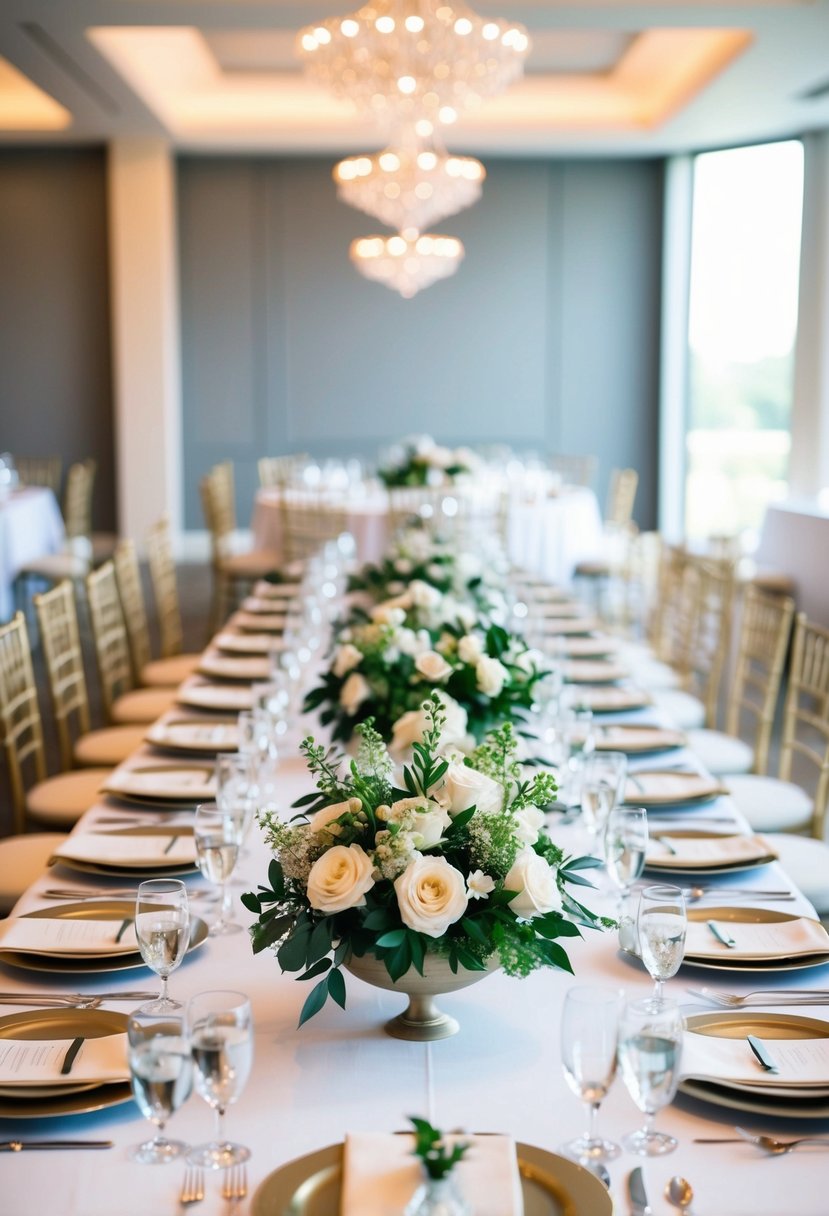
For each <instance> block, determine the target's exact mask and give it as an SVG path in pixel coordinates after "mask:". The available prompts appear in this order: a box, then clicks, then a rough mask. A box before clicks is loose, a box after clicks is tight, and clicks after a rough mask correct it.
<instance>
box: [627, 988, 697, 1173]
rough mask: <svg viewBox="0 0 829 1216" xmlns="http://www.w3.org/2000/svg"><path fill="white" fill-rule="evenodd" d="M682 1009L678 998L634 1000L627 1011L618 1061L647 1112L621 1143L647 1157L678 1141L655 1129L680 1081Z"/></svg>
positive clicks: (632, 1093)
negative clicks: (655, 1003)
mask: <svg viewBox="0 0 829 1216" xmlns="http://www.w3.org/2000/svg"><path fill="white" fill-rule="evenodd" d="M683 1029H684V1025H683V1021H682V1015H681V1014H680V1012H679V1007H678V1006H677V1004H676V1002H675V1001H667V1000H666V1001H662V1002H661V1003H660V1005H659V1006H658V1008H654V1006H653V1003H652V1002H651V1001H632V1002H631V1003H630V1004H628V1005H626V1006H625V1008H624V1010H623V1012H622V1023H621V1028H620V1031H619V1067H620V1069H621V1071H622V1079H623V1081H624V1083H625V1085H626V1086H627V1088H628V1092H629V1094H630V1096H631V1097H632V1098H633V1100H634V1102H635V1103H636V1105H637V1106H638V1107H639V1109H640V1110H641V1111H642V1113H643V1114H644V1116H645V1123H644V1126H643V1127H642V1128H641V1129H640V1130H639V1131H636V1132H632V1133H631V1134H630V1135H629V1136H625V1137H624V1139H623V1140H622V1144H623V1145H624V1146H625V1148H626V1149H628V1151H629V1152H632V1153H638V1154H639V1155H640V1156H642V1157H658V1156H660V1155H661V1154H662V1153H670V1152H673V1150H674V1149H675V1148H676V1146H677V1141H676V1138H675V1137H674V1136H668V1135H666V1134H665V1132H656V1131H654V1130H653V1121H654V1117H655V1115H656V1112H657V1111H658V1110H661V1109H662V1107H663V1106H667V1104H668V1103H669V1102H670V1101H671V1099H672V1098H673V1096H674V1094H675V1093H676V1087H677V1082H678V1081H679V1061H680V1057H681V1055H682V1034H683Z"/></svg>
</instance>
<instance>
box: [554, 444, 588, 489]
mask: <svg viewBox="0 0 829 1216" xmlns="http://www.w3.org/2000/svg"><path fill="white" fill-rule="evenodd" d="M598 463H599V462H598V460H597V458H596V457H595V456H592V455H591V456H569V455H567V454H566V453H563V452H556V453H554V455H552V456H551V457H550V460H549V464H550V469H551V470H552V472H553V473H558V474H559V476H560V477H561V480H562V482H563V483H564V485H567V486H586V487H588V488H589V487H590V486H592V485H593V482H594V480H595V477H596V468H597V466H598Z"/></svg>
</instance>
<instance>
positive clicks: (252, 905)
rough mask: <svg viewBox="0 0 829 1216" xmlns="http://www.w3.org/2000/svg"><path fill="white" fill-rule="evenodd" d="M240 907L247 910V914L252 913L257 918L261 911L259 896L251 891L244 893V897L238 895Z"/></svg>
mask: <svg viewBox="0 0 829 1216" xmlns="http://www.w3.org/2000/svg"><path fill="white" fill-rule="evenodd" d="M239 898H240V899H241V901H242V906H243V907H245V908H247V910H248V912H254V913H255V914H256V915H257V916H258V915H259V913H260V912H261V911H262V904H261V903H260V902H259V896H258V895H255V894H254V893H253V891H245V893H244V895H240V896H239Z"/></svg>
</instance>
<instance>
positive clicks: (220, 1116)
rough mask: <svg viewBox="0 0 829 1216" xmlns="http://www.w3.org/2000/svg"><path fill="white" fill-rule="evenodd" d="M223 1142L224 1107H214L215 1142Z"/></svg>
mask: <svg viewBox="0 0 829 1216" xmlns="http://www.w3.org/2000/svg"><path fill="white" fill-rule="evenodd" d="M224 1142H225V1107H224V1106H217V1107H216V1143H217V1144H224Z"/></svg>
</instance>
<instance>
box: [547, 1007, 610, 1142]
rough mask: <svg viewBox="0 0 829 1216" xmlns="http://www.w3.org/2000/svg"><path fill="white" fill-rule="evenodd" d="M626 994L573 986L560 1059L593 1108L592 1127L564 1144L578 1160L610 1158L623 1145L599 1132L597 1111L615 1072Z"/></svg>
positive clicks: (569, 1081) (578, 1091)
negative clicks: (602, 1135) (604, 1137)
mask: <svg viewBox="0 0 829 1216" xmlns="http://www.w3.org/2000/svg"><path fill="white" fill-rule="evenodd" d="M621 1004H622V1001H621V994H620V993H619V992H616V991H614V990H613V989H612V988H599V987H588V986H586V985H584V986H579V987H577V988H571V989H570V990H569V991H568V993H567V996H566V998H565V1001H564V1010H563V1012H562V1020H561V1064H562V1068H563V1069H564V1078H565V1080H566V1081H567V1084H568V1085H569V1086H570V1088H571V1089H572V1091H573V1093H574V1094H576V1096H577V1097H579V1098H581V1100H582V1102H584V1103H585V1104H586V1106H587V1108H588V1124H587V1130H586V1131H585V1133H584V1134H583V1135H581V1136H578V1137H577V1138H576V1139H575V1140H570V1141H568V1142H567V1144H564V1145H562V1152H564V1153H566V1154H567V1155H568V1156H569V1157H574V1158H575V1159H576V1160H577V1161H585V1162H593V1161H610V1160H611V1159H612V1158H613V1157H618V1155H619V1153H620V1152H621V1151H622V1150H621V1149H620V1148H619V1145H618V1144H614V1143H613V1141H612V1140H604V1139H602V1137H600V1136H597V1135H596V1116H597V1114H598V1111H599V1106H600V1104H601V1102H602V1100H603V1099H604V1098H605V1097H606V1095H607V1092H608V1090H609V1089H610V1086H611V1084H612V1083H613V1078H614V1077H615V1075H616V1058H617V1056H616V1049H617V1043H618V1033H619V1013H620V1010H621Z"/></svg>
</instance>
